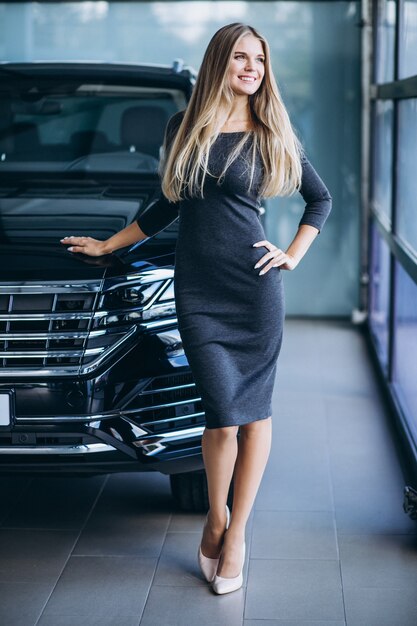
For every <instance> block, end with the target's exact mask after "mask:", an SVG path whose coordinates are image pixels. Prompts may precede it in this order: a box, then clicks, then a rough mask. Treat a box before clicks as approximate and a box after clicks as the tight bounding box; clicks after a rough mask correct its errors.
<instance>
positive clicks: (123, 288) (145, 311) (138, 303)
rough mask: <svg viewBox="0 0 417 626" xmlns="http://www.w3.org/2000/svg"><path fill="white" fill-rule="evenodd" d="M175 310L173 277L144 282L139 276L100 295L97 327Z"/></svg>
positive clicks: (155, 316) (145, 318)
mask: <svg viewBox="0 0 417 626" xmlns="http://www.w3.org/2000/svg"><path fill="white" fill-rule="evenodd" d="M172 274H173V272H172ZM127 278H128V277H127ZM164 278H165V277H164ZM100 312H102V315H100ZM175 312H176V311H175V299H174V283H173V279H172V278H168V279H162V280H149V281H147V280H146V279H144V278H143V277H142V278H140V279H139V280H138V281H132V280H129V281H128V280H126V282H124V281H123V282H119V283H118V284H117V285H115V286H114V287H112V288H111V289H109V290H107V291H105V292H104V293H103V294H102V296H101V298H100V302H99V306H98V319H97V322H96V327H103V326H114V325H119V324H129V323H130V324H131V323H132V322H134V323H140V322H142V321H149V320H155V319H158V318H163V317H172V316H175Z"/></svg>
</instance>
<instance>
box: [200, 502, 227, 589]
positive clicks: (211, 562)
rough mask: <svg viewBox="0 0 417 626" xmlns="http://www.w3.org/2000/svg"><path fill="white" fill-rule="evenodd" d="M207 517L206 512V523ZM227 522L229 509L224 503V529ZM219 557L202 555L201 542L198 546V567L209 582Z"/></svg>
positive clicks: (215, 569) (215, 570) (213, 574)
mask: <svg viewBox="0 0 417 626" xmlns="http://www.w3.org/2000/svg"><path fill="white" fill-rule="evenodd" d="M207 517H208V513H207V516H206V523H207ZM229 524H230V511H229V507H228V506H227V504H226V530H227V529H228V528H229ZM219 559H220V557H219V558H218V559H210V558H209V557H208V556H204V554H203V553H202V552H201V543H200V546H199V548H198V564H199V565H200V569H201V571H202V573H203V576H204V578H205V579H206V580H207V581H208V582H209V583H211V582H212V580H213V578H214V577H215V575H216V572H217V566H218V564H219Z"/></svg>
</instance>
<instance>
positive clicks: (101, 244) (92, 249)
mask: <svg viewBox="0 0 417 626" xmlns="http://www.w3.org/2000/svg"><path fill="white" fill-rule="evenodd" d="M60 241H61V243H63V244H64V245H67V244H70V245H69V247H68V248H67V250H69V252H82V253H83V254H87V255H88V256H102V255H103V254H108V251H107V250H106V248H105V244H106V242H105V241H100V240H99V239H93V238H92V237H72V236H71V237H64V238H63V239H61V240H60Z"/></svg>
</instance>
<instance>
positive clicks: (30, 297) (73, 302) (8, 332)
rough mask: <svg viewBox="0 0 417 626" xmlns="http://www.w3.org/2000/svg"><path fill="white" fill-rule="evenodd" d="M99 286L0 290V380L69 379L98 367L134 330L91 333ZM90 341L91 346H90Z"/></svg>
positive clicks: (4, 287) (8, 287)
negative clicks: (0, 378) (8, 378)
mask: <svg viewBox="0 0 417 626" xmlns="http://www.w3.org/2000/svg"><path fill="white" fill-rule="evenodd" d="M100 293H101V281H100V282H97V281H96V282H95V283H84V282H83V283H80V284H78V285H77V284H75V283H70V284H66V283H62V284H57V283H53V284H52V283H46V284H44V283H42V284H41V283H36V284H35V283H33V284H32V283H27V284H21V285H16V284H6V283H2V284H1V285H0V363H1V364H2V366H3V367H2V368H1V369H0V377H10V376H18V377H21V376H42V377H43V376H46V377H49V376H74V375H79V374H85V373H88V372H90V371H91V370H92V369H94V368H95V367H98V365H100V364H101V363H102V362H103V360H104V359H105V358H107V356H108V355H110V354H111V353H113V352H114V351H115V350H116V349H118V348H119V347H120V345H121V344H122V343H123V342H124V341H126V339H128V338H130V337H132V336H133V335H134V334H135V332H136V330H137V328H136V326H135V327H133V326H132V324H130V325H128V326H123V327H116V326H112V327H109V328H107V327H104V328H92V325H93V321H94V320H95V319H97V318H98V319H100V318H101V317H104V316H106V315H107V314H108V312H107V311H97V310H96V309H97V304H98V298H99V296H100ZM90 342H91V343H90Z"/></svg>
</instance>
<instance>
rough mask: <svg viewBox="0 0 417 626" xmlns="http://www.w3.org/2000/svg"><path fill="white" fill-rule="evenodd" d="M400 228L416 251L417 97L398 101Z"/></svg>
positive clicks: (398, 206) (398, 198)
mask: <svg viewBox="0 0 417 626" xmlns="http://www.w3.org/2000/svg"><path fill="white" fill-rule="evenodd" d="M398 114H399V129H398V141H399V147H398V153H399V155H398V167H397V177H398V185H397V186H398V192H397V214H398V216H397V232H398V234H399V236H400V237H401V238H402V239H403V240H404V241H405V242H407V243H408V244H409V245H410V246H411V247H412V249H413V250H414V252H415V254H416V255H417V175H416V163H417V98H415V99H409V100H401V101H400V102H399V103H398Z"/></svg>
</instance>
